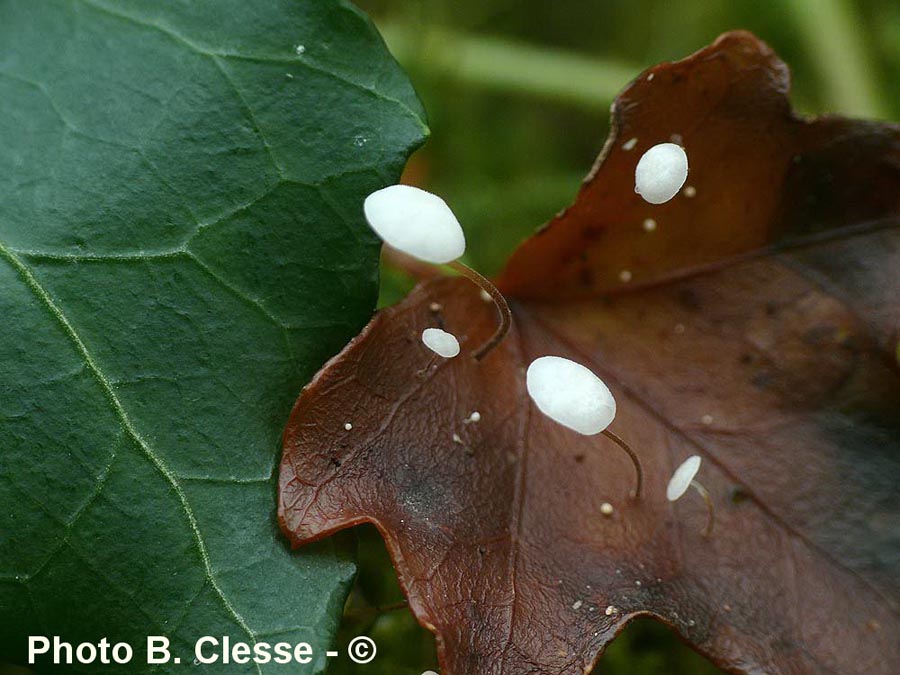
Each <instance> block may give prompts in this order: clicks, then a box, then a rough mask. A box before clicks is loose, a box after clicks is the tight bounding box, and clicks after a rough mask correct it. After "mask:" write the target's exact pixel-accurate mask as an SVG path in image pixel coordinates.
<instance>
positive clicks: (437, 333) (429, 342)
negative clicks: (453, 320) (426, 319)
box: [422, 328, 459, 359]
mask: <svg viewBox="0 0 900 675" xmlns="http://www.w3.org/2000/svg"><path fill="white" fill-rule="evenodd" d="M422 342H423V343H424V344H425V346H426V347H428V349H430V350H431V351H433V352H434V353H435V354H437V355H438V356H443V357H444V358H445V359H452V358H453V357H454V356H456V355H457V354H459V340H457V339H456V336H455V335H453V333H448V332H447V331H445V330H441V329H440V328H426V329H425V330H423V331H422Z"/></svg>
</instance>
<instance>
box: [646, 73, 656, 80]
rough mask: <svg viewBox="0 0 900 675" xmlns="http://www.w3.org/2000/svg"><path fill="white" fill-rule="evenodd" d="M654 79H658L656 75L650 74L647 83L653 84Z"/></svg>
mask: <svg viewBox="0 0 900 675" xmlns="http://www.w3.org/2000/svg"><path fill="white" fill-rule="evenodd" d="M654 77H656V73H650V74H649V75H648V76H647V82H652V81H653V78H654Z"/></svg>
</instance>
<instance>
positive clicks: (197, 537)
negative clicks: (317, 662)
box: [0, 242, 262, 674]
mask: <svg viewBox="0 0 900 675" xmlns="http://www.w3.org/2000/svg"><path fill="white" fill-rule="evenodd" d="M0 257H3V258H4V259H6V260H7V262H9V264H10V265H12V266H13V267H14V268H15V269H16V271H17V272H18V274H19V276H20V277H21V278H22V280H23V281H24V282H25V284H26V286H28V288H29V289H30V290H31V291H32V293H34V295H35V297H37V298H38V300H39V301H40V302H41V303H42V304H43V305H44V306H45V307H46V309H47V310H48V311H49V312H50V314H51V315H52V316H53V318H54V319H55V320H56V321H57V322H58V323H59V325H60V327H61V328H62V329H63V331H64V332H65V333H66V335H67V337H68V338H69V340H70V341H71V342H72V344H73V346H74V347H75V349H76V350H77V351H78V353H79V354H80V355H81V358H82V359H83V360H84V362H85V365H86V366H87V368H88V369H89V370H90V371H91V373H92V374H93V376H94V378H95V379H96V380H97V383H98V384H99V385H100V387H101V388H102V389H103V392H104V394H105V395H106V400H107V402H108V403H109V405H110V407H111V408H112V410H113V412H114V413H115V415H116V417H118V418H119V421H120V423H121V425H122V428H123V430H124V431H125V432H126V433H127V434H128V435H129V436H130V437H131V438H132V439H133V440H134V442H135V443H137V445H138V447H140V448H141V450H142V451H143V452H144V454H145V455H146V456H147V458H148V459H149V460H150V462H151V464H153V466H154V467H155V468H156V470H157V471H159V473H160V474H161V475H162V476H163V478H165V480H166V481H167V482H168V483H169V485H170V486H171V487H172V489H173V490H174V491H175V494H176V495H177V497H178V500H179V502H180V504H181V507H182V510H183V511H184V514H185V516H186V518H187V521H188V524H189V525H190V528H191V533H192V535H193V538H194V542H195V544H196V546H197V552H198V553H199V555H200V559H201V561H202V562H203V570H204V574H205V576H206V580H207V581H208V582H209V584H210V586H211V587H212V588H213V590H215V592H216V595H217V596H218V597H219V599H220V600H221V602H222V606H223V607H224V608H225V610H226V612H228V614H229V615H230V616H231V618H232V619H233V620H234V621H235V623H237V625H238V626H240V628H241V630H243V631H244V632H245V633H246V634H247V636H248V638H249V639H250V641H251V642H252V643H253V644H255V643H256V635H255V633H254V632H253V630H252V629H251V628H250V626H249V625H248V624H247V622H246V621H245V619H244V617H243V616H242V615H241V614H240V613H239V612H238V611H237V609H235V607H234V605H233V604H232V603H231V601H230V600H229V599H228V597H227V596H226V595H225V593H224V592H223V591H222V588H221V587H220V586H219V583H218V581H217V579H216V576H215V573H214V572H213V569H212V564H211V562H210V558H209V552H208V550H207V548H206V542H205V541H204V539H203V535H202V534H201V532H200V528H199V525H198V523H197V518H196V516H195V515H194V511H193V509H192V508H191V505H190V502H189V501H188V499H187V495H186V494H185V492H184V490H183V488H182V486H181V484H180V482H179V481H178V479H177V477H176V476H175V474H174V473H172V471H171V470H170V469H169V468H168V467H167V466H166V464H165V462H163V460H162V458H161V457H160V456H159V455H157V453H156V452H154V450H153V448H152V447H151V446H150V444H149V443H148V442H147V441H146V440H145V439H144V438H143V437H142V436H141V434H140V433H139V432H138V430H137V429H136V428H135V427H134V425H133V424H132V422H131V419H130V418H129V416H128V413H127V411H126V410H125V407H124V406H123V405H122V402H121V401H120V400H119V398H118V396H116V393H115V391H114V390H113V388H112V385H111V384H110V381H109V379H108V378H107V377H106V376H105V375H104V374H103V371H102V370H101V369H100V366H99V365H98V364H97V362H96V361H95V360H94V358H93V356H92V355H91V353H90V351H89V350H88V348H87V345H86V344H85V342H84V341H83V340H82V339H81V337H80V336H79V335H78V333H77V332H76V331H75V328H74V327H73V326H72V324H71V323H70V322H69V320H68V318H67V317H66V315H65V313H64V312H63V311H62V309H61V308H60V307H59V306H58V305H57V304H56V303H55V302H54V300H53V298H51V297H50V294H49V293H48V292H47V291H46V289H44V287H43V286H41V284H40V282H39V281H38V280H37V278H36V277H35V276H34V274H32V272H31V270H30V269H29V267H28V266H27V265H25V263H24V262H23V261H22V260H21V259H20V258H19V257H18V256H16V255H15V253H13V252H12V251H11V250H10V249H9V248H8V247H7V246H6V245H5V244H4V243H3V242H0ZM114 459H115V456H113V458H111V459H110V464H111V462H112V461H113V460H114ZM108 469H109V465H107V467H106V468H105V472H108ZM104 477H105V476H104ZM102 488H103V483H102V482H101V484H100V485H99V487H98V489H97V490H96V491H95V495H94V496H96V494H99V492H100V491H101V490H102ZM254 665H255V667H256V671H257V672H258V673H260V674H261V673H262V669H261V668H260V667H259V664H254Z"/></svg>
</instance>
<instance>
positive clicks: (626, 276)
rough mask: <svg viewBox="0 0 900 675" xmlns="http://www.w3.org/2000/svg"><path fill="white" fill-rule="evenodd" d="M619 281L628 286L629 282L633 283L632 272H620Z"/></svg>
mask: <svg viewBox="0 0 900 675" xmlns="http://www.w3.org/2000/svg"><path fill="white" fill-rule="evenodd" d="M619 281H621V282H622V283H623V284H627V283H628V282H629V281H631V270H622V271H621V272H619Z"/></svg>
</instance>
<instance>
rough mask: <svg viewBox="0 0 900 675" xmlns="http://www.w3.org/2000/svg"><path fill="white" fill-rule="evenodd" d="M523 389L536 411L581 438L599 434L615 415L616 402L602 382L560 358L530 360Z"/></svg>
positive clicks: (548, 357)
mask: <svg viewBox="0 0 900 675" xmlns="http://www.w3.org/2000/svg"><path fill="white" fill-rule="evenodd" d="M525 386H526V388H527V389H528V395H529V396H530V397H531V399H532V400H533V401H534V403H535V405H537V407H538V410H540V411H541V412H542V413H544V414H545V415H546V416H547V417H549V418H550V419H552V420H553V421H554V422H558V423H559V424H562V425H563V426H564V427H568V428H569V429H573V430H574V431H577V432H578V433H579V434H584V435H585V436H593V435H594V434H599V433H600V432H601V431H603V430H604V429H606V427H608V426H609V425H610V424H611V423H612V421H613V419H614V418H615V416H616V401H615V399H614V398H613V395H612V393H610V391H609V388H608V387H607V386H606V385H605V384H604V383H603V380H601V379H600V378H599V377H597V376H596V375H594V373H592V372H591V371H590V370H589V369H588V368H585V367H584V366H582V365H581V364H580V363H575V362H574V361H570V360H569V359H564V358H563V357H561V356H542V357H540V358H538V359H535V360H534V361H532V362H531V365H530V366H528V372H527V373H526V375H525Z"/></svg>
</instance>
